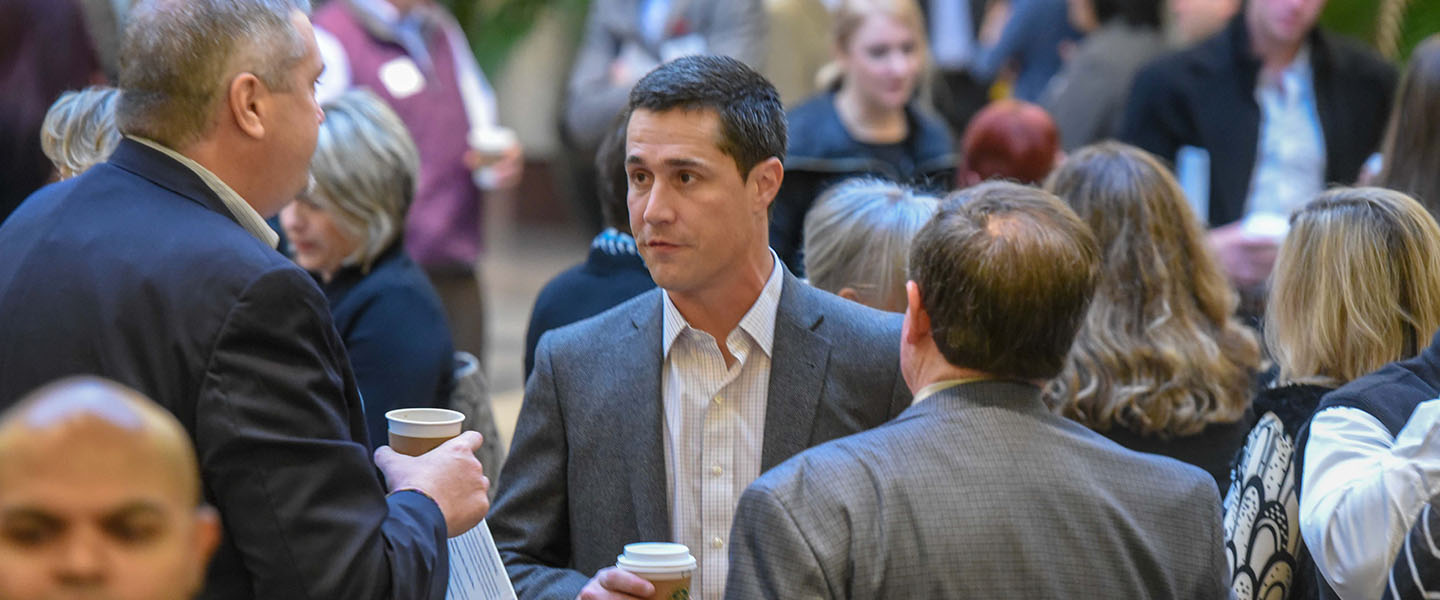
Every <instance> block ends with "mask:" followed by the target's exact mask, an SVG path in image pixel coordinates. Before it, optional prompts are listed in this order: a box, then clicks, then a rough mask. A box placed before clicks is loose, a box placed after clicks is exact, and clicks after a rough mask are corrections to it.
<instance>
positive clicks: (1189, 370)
mask: <svg viewBox="0 0 1440 600" xmlns="http://www.w3.org/2000/svg"><path fill="white" fill-rule="evenodd" d="M1045 188H1046V189H1048V190H1050V191H1051V192H1054V193H1056V194H1058V195H1060V196H1061V197H1063V198H1065V200H1066V201H1067V202H1069V203H1070V206H1071V207H1073V208H1074V209H1075V211H1076V212H1077V213H1079V214H1080V216H1081V218H1083V219H1085V221H1086V222H1088V223H1089V224H1090V227H1091V229H1093V230H1094V231H1095V237H1096V238H1097V239H1098V240H1099V243H1100V247H1101V248H1102V249H1103V250H1102V252H1103V253H1104V257H1105V259H1104V260H1105V273H1104V275H1102V276H1101V278H1100V285H1099V288H1098V289H1097V290H1096V292H1095V302H1094V303H1092V304H1091V305H1090V311H1089V313H1088V314H1087V315H1086V317H1085V324H1084V325H1083V326H1082V327H1081V328H1080V335H1079V336H1078V337H1077V338H1076V341H1075V347H1074V348H1072V349H1071V351H1070V357H1069V358H1068V359H1067V360H1066V361H1065V369H1064V371H1063V372H1061V373H1060V376H1059V377H1056V378H1055V379H1054V380H1053V381H1051V382H1050V385H1049V386H1048V387H1047V388H1046V395H1047V397H1048V398H1049V399H1050V400H1051V401H1052V402H1053V403H1055V404H1056V405H1058V406H1057V407H1058V409H1059V410H1060V412H1062V413H1063V414H1064V415H1065V416H1067V417H1070V418H1071V419H1074V420H1076V421H1079V422H1080V423H1083V424H1084V425H1086V426H1087V427H1090V428H1092V429H1095V430H1098V431H1107V430H1109V429H1110V428H1111V427H1112V426H1116V425H1119V426H1121V427H1124V428H1126V429H1129V430H1131V431H1133V432H1135V433H1138V434H1141V435H1156V434H1158V435H1160V436H1167V437H1168V436H1185V435H1192V434H1195V433H1199V432H1200V431H1201V430H1202V429H1204V428H1205V426H1206V425H1209V424H1211V423H1231V422H1234V421H1236V420H1238V419H1240V418H1241V416H1242V415H1244V413H1245V407H1246V405H1248V404H1249V401H1250V394H1251V385H1252V379H1253V376H1254V372H1255V369H1256V368H1257V367H1258V364H1259V361H1260V350H1259V346H1258V344H1257V343H1256V340H1255V335H1254V333H1253V332H1252V331H1250V330H1249V329H1247V328H1245V327H1244V326H1243V325H1241V324H1240V323H1239V322H1238V321H1237V320H1236V319H1234V318H1233V317H1232V316H1231V315H1232V314H1233V313H1234V311H1235V305H1236V302H1237V299H1236V295H1235V291H1234V289H1232V288H1231V287H1230V283H1229V282H1228V281H1227V280H1226V279H1225V276H1224V274H1223V273H1222V272H1221V270H1220V268H1219V266H1218V265H1217V264H1216V261H1215V258H1214V257H1213V256H1212V255H1211V253H1210V250H1209V248H1208V247H1207V246H1206V245H1205V243H1204V239H1205V235H1204V230H1203V229H1202V228H1201V226H1200V222H1199V220H1198V219H1196V218H1195V214H1194V212H1192V211H1191V210H1190V206H1189V205H1188V204H1187V203H1186V202H1185V199H1184V196H1183V195H1182V192H1181V191H1180V187H1179V185H1178V184H1176V183H1175V178H1174V177H1172V176H1171V175H1170V173H1169V171H1167V170H1166V169H1165V167H1163V166H1161V164H1160V162H1159V161H1158V160H1157V159H1155V158H1154V157H1153V156H1151V155H1150V154H1148V153H1146V152H1144V151H1143V150H1140V149H1138V148H1134V147H1132V146H1127V145H1124V144H1120V143H1117V142H1104V143H1101V144H1097V145H1094V146H1089V147H1086V148H1082V149H1081V150H1080V151H1078V152H1076V153H1075V154H1074V155H1073V156H1071V157H1070V158H1069V159H1068V160H1066V161H1065V162H1064V163H1063V164H1062V165H1061V166H1060V168H1059V169H1057V170H1056V171H1055V172H1054V173H1053V174H1051V175H1050V178H1049V179H1048V180H1047V181H1046V182H1045Z"/></svg>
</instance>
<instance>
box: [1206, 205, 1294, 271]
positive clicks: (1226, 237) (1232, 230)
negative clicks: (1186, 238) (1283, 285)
mask: <svg viewBox="0 0 1440 600" xmlns="http://www.w3.org/2000/svg"><path fill="white" fill-rule="evenodd" d="M1208 238H1209V239H1208V242H1209V244H1210V249H1211V250H1213V251H1214V252H1215V257H1216V258H1218V259H1220V266H1221V268H1223V269H1225V273H1226V274H1227V275H1229V276H1230V280H1231V281H1232V282H1234V283H1235V286H1236V287H1239V288H1250V287H1257V286H1261V285H1263V284H1264V283H1265V279H1266V278H1268V277H1269V276H1270V270H1271V269H1272V268H1274V266H1275V255H1276V254H1278V253H1279V251H1280V243H1279V241H1277V240H1276V239H1275V237H1274V236H1269V235H1257V234H1254V233H1251V232H1249V231H1246V230H1245V227H1244V224H1243V222H1240V221H1236V222H1234V223H1231V224H1229V225H1225V226H1222V227H1216V228H1214V229H1211V230H1210V233H1209V236H1208Z"/></svg>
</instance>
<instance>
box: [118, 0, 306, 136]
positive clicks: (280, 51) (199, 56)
mask: <svg viewBox="0 0 1440 600" xmlns="http://www.w3.org/2000/svg"><path fill="white" fill-rule="evenodd" d="M296 10H298V11H301V12H303V13H306V14H308V13H309V11H310V3H309V0H141V2H140V3H138V4H137V5H136V6H135V8H133V9H132V10H131V12H130V15H129V17H128V18H127V19H128V23H127V25H126V27H125V36H124V41H123V42H122V43H121V46H120V77H119V87H120V89H121V98H120V105H119V110H118V112H117V120H118V124H119V126H120V131H122V132H124V133H126V134H130V135H138V136H142V137H146V138H150V139H152V140H155V141H157V142H160V143H162V144H164V145H166V146H169V147H171V148H180V147H183V146H185V145H187V144H190V143H191V142H194V141H196V140H198V139H199V138H200V137H201V136H203V135H204V134H205V133H207V132H208V131H209V129H210V126H211V123H210V120H211V116H212V115H213V114H214V109H215V105H216V102H218V101H219V100H220V99H221V98H222V97H223V96H224V93H225V91H226V88H227V86H228V84H229V82H230V81H231V79H233V78H234V76H235V75H236V74H237V73H242V72H249V73H253V74H254V75H255V76H256V77H258V78H259V79H260V81H261V82H263V83H264V84H265V85H266V86H268V87H270V88H271V89H273V90H277V91H288V88H289V87H290V86H291V85H292V82H291V81H290V80H289V79H288V78H287V76H286V75H287V73H288V72H289V71H290V69H292V68H293V67H294V65H295V64H296V63H298V62H299V61H300V60H301V59H303V58H304V57H305V50H306V45H305V40H304V39H303V38H302V37H301V36H300V33H299V32H297V31H296V30H295V26H294V25H293V24H292V23H291V21H290V15H291V14H292V13H293V12H294V11H296Z"/></svg>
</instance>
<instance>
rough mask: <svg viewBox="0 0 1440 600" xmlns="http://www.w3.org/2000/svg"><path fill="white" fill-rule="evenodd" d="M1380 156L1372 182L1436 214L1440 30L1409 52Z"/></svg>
mask: <svg viewBox="0 0 1440 600" xmlns="http://www.w3.org/2000/svg"><path fill="white" fill-rule="evenodd" d="M1380 155H1381V157H1382V159H1381V160H1383V161H1384V163H1383V165H1382V166H1381V167H1380V174H1379V175H1377V176H1376V177H1375V179H1374V180H1373V181H1372V182H1371V183H1372V184H1374V185H1377V186H1380V187H1385V188H1390V189H1392V190H1396V191H1400V192H1405V193H1406V194H1409V195H1410V196H1411V197H1413V198H1415V199H1416V200H1419V201H1420V203H1421V204H1423V205H1425V208H1426V210H1429V211H1430V214H1432V215H1436V216H1437V218H1440V34H1436V35H1432V36H1430V37H1428V38H1426V39H1425V41H1424V42H1422V43H1421V44H1420V45H1419V46H1418V47H1416V48H1415V52H1414V53H1413V54H1411V55H1410V66H1409V67H1407V68H1406V69H1405V76H1404V78H1403V79H1401V80H1400V88H1399V90H1398V92H1397V93H1396V94H1395V108H1394V109H1393V110H1391V111H1390V124H1389V125H1388V126H1387V127H1386V130H1385V142H1384V143H1383V144H1382V145H1381V150H1380Z"/></svg>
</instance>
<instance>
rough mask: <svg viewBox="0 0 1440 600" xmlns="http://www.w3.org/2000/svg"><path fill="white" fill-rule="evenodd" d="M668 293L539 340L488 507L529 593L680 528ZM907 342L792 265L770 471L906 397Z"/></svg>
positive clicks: (562, 590)
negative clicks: (671, 492)
mask: <svg viewBox="0 0 1440 600" xmlns="http://www.w3.org/2000/svg"><path fill="white" fill-rule="evenodd" d="M660 294H661V292H660V291H659V290H655V291H652V292H647V293H644V294H641V295H640V296H637V297H635V298H634V299H631V300H630V301H628V302H626V303H624V304H621V305H619V306H617V307H615V308H613V309H610V310H609V311H607V312H604V313H601V314H600V315H597V316H595V317H592V318H590V319H587V320H584V321H581V322H579V323H576V324H573V325H569V326H566V327H563V328H560V329H556V330H553V331H550V332H548V333H546V334H545V336H544V337H542V338H540V345H539V347H538V348H537V350H536V352H535V371H534V373H533V374H532V375H531V376H530V380H529V382H528V383H527V385H526V386H525V403H524V406H523V407H522V408H521V409H520V420H519V422H518V423H517V424H516V426H515V440H514V442H513V443H512V444H511V446H510V457H509V458H508V459H507V460H506V462H505V467H504V470H503V471H501V473H500V480H499V482H498V485H499V488H500V489H499V492H498V493H497V494H496V499H495V505H494V508H493V510H492V511H491V513H490V516H489V519H488V522H489V524H490V527H491V529H492V530H493V532H494V535H495V541H496V545H497V546H499V548H500V556H501V557H502V558H503V559H504V561H505V565H506V569H507V570H508V571H509V573H510V578H511V580H512V581H513V582H514V585H515V591H516V592H517V593H518V594H519V595H520V598H522V599H531V598H555V599H563V600H571V599H573V598H574V597H575V595H576V594H578V593H579V592H580V588H582V587H584V585H585V582H586V581H587V580H588V579H589V578H590V577H591V576H593V575H594V574H595V572H596V571H598V570H600V569H601V568H603V567H607V566H611V565H613V564H615V558H616V556H617V555H619V554H620V552H621V551H622V550H624V546H625V544H628V543H632V542H641V541H669V540H673V539H674V537H673V535H672V533H671V531H670V512H669V508H668V501H667V499H666V491H665V457H664V442H663V440H662V438H661V436H662V435H663V429H662V421H661V419H662V415H663V413H664V408H663V404H662V402H661V389H660V373H661V361H662V357H661V320H662V314H663V309H662V305H661V298H660ZM899 340H900V319H899V316H898V315H893V314H887V313H882V312H879V311H876V310H873V309H870V308H866V307H864V306H861V305H859V304H855V303H853V302H850V301H847V300H843V299H841V298H839V297H837V296H834V295H831V294H828V293H826V292H822V291H819V290H817V289H815V288H812V287H810V286H809V285H807V284H805V283H803V282H801V281H799V280H798V279H796V278H795V277H794V276H792V275H790V274H789V273H788V272H787V273H785V283H784V285H783V287H782V290H781V294H780V305H779V308H778V309H777V311H776V316H775V343H774V346H773V348H772V349H771V354H772V355H773V358H772V360H771V369H770V387H769V392H768V405H767V408H766V412H765V432H764V440H763V445H762V448H761V461H760V462H761V465H760V467H761V470H762V471H763V470H764V469H768V468H770V467H773V466H775V465H778V464H780V463H781V462H783V461H784V460H785V459H787V458H789V457H791V456H793V455H795V454H797V453H799V452H800V451H802V450H804V449H805V448H808V447H810V446H814V445H816V444H819V443H821V442H825V441H828V440H831V439H834V438H838V437H842V436H846V435H850V434H852V433H855V432H858V431H863V430H866V429H869V428H871V427H874V426H876V425H879V424H881V423H883V422H885V421H887V420H889V419H891V418H892V417H894V416H895V415H898V414H900V412H901V411H903V410H904V409H905V407H907V406H909V404H910V393H909V392H908V391H907V390H906V388H905V382H904V379H903V378H902V377H900V373H899ZM1210 487H1211V488H1214V487H1215V486H1214V484H1213V483H1212V484H1210ZM1212 494H1213V491H1212Z"/></svg>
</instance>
